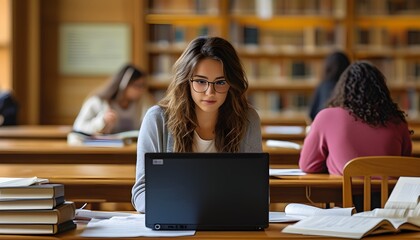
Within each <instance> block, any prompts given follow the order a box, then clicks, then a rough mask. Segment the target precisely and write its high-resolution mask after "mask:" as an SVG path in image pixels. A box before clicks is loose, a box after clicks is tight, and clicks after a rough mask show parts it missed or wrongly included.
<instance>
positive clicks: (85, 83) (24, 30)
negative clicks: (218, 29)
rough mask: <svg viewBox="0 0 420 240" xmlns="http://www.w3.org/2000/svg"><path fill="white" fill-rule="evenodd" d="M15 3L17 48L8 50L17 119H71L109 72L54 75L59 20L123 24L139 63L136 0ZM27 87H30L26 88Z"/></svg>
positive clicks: (67, 121)
mask: <svg viewBox="0 0 420 240" xmlns="http://www.w3.org/2000/svg"><path fill="white" fill-rule="evenodd" d="M16 2H19V3H16V4H15V6H14V12H16V13H17V14H16V17H14V22H13V24H14V26H15V30H14V33H13V34H14V35H15V36H16V37H17V40H16V41H14V44H15V45H16V48H18V49H19V50H18V51H17V52H16V53H15V54H14V56H15V57H16V58H17V59H16V60H15V61H14V68H15V70H14V72H16V73H17V75H16V77H15V78H14V81H15V82H16V84H17V86H16V89H17V91H18V95H19V100H21V101H22V103H23V104H22V109H21V110H22V115H21V120H22V121H21V122H22V123H26V124H28V123H30V124H72V123H73V121H74V119H75V118H76V116H77V114H78V112H79V110H80V108H81V106H82V103H83V101H84V100H85V98H86V96H87V95H88V94H89V93H90V92H91V91H93V90H94V89H95V88H96V87H98V86H99V85H100V84H102V83H103V82H104V81H106V79H107V78H108V77H109V76H105V75H99V76H64V75H61V74H60V72H59V56H60V55H59V54H60V53H59V40H60V39H59V28H60V25H61V24H64V23H126V24H128V25H129V26H130V27H131V29H132V36H133V39H132V49H133V53H132V62H133V63H134V64H137V65H139V66H142V61H143V60H142V59H144V57H141V56H140V53H141V51H142V49H144V44H143V43H141V41H140V38H141V37H142V36H143V35H144V33H142V31H143V30H142V29H141V27H140V24H141V21H142V18H143V16H142V14H141V8H142V6H143V4H142V1H139V0H54V1H50V0H35V1H28V0H23V1H16ZM28 13H31V14H28ZM36 13H38V15H36ZM35 18H37V19H35ZM29 20H32V22H30V21H29ZM28 38H29V40H28ZM37 51H39V52H37ZM28 57H29V59H28ZM143 63H144V62H143ZM18 68H20V70H19V69H18ZM22 69H25V70H28V71H29V73H31V74H32V75H30V74H29V73H28V72H26V71H25V72H20V71H21V70H22ZM35 84H36V86H34V85H35ZM25 86H26V88H25ZM28 86H31V87H32V89H30V90H29V89H28ZM34 111H36V112H34Z"/></svg>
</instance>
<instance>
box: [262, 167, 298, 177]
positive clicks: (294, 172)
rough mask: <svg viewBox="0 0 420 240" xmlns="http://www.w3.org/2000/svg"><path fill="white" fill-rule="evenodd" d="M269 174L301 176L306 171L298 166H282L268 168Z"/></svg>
mask: <svg viewBox="0 0 420 240" xmlns="http://www.w3.org/2000/svg"><path fill="white" fill-rule="evenodd" d="M269 175H270V176H302V175H306V173H304V172H302V170H300V169H299V168H282V169H275V168H270V169H269Z"/></svg>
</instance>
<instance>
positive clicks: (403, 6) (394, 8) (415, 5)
mask: <svg viewBox="0 0 420 240" xmlns="http://www.w3.org/2000/svg"><path fill="white" fill-rule="evenodd" d="M355 6H356V7H355V9H356V13H357V14H361V15H412V14H418V13H420V2H419V1H418V0H369V1H366V0H356V1H355Z"/></svg>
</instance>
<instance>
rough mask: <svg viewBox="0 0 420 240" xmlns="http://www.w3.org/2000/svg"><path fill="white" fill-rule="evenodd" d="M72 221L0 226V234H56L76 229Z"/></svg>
mask: <svg viewBox="0 0 420 240" xmlns="http://www.w3.org/2000/svg"><path fill="white" fill-rule="evenodd" d="M76 226H77V225H76V224H75V223H74V222H73V220H69V221H66V222H63V223H60V224H0V234H25V235H37V234H40V235H41V234H42V235H44V234H57V233H61V232H65V231H68V230H72V229H75V228H76Z"/></svg>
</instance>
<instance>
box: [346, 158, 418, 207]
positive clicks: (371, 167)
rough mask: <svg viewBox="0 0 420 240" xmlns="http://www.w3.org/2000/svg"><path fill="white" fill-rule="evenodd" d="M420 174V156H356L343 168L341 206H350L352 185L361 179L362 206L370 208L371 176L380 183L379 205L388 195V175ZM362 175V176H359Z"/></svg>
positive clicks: (382, 205)
mask: <svg viewBox="0 0 420 240" xmlns="http://www.w3.org/2000/svg"><path fill="white" fill-rule="evenodd" d="M399 176H417V177H419V176H420V158H415V157H402V156H369V157H358V158H354V159H352V160H351V161H349V162H348V163H347V164H346V165H345V166H344V170H343V207H352V206H353V199H352V195H353V194H352V193H353V191H352V186H353V183H354V181H353V180H356V179H353V178H358V180H362V179H363V208H364V211H369V210H371V189H372V177H374V181H379V182H380V184H381V188H380V189H381V207H382V208H383V207H384V206H385V202H386V201H387V200H388V196H389V179H390V178H389V177H399ZM360 177H362V178H360Z"/></svg>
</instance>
